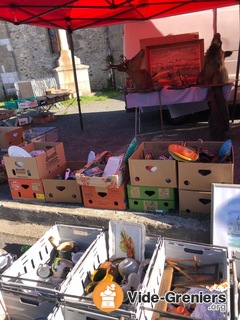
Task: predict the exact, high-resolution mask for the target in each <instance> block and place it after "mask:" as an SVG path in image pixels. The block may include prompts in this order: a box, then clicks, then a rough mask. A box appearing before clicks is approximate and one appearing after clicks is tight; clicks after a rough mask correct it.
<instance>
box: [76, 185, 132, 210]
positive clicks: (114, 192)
mask: <svg viewBox="0 0 240 320" xmlns="http://www.w3.org/2000/svg"><path fill="white" fill-rule="evenodd" d="M81 189H82V197H83V203H84V206H85V207H88V208H97V209H110V210H125V209H126V208H127V190H126V182H125V183H123V184H122V185H121V186H120V187H119V188H109V187H92V186H82V187H81Z"/></svg>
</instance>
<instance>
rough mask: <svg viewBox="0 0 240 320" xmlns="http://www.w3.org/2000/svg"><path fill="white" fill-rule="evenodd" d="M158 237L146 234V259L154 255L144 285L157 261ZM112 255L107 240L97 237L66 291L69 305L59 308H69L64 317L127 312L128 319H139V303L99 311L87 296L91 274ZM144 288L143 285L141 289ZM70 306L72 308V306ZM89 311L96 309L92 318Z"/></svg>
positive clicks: (85, 319)
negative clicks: (106, 311) (86, 291)
mask: <svg viewBox="0 0 240 320" xmlns="http://www.w3.org/2000/svg"><path fill="white" fill-rule="evenodd" d="M158 245H159V244H158V237H146V238H145V248H144V249H145V250H144V259H150V264H149V266H148V269H147V271H146V274H145V277H144V280H143V283H142V287H143V288H144V287H145V286H146V285H145V282H146V283H148V277H149V273H150V269H151V268H152V267H153V265H154V261H155V258H156V256H157V251H158ZM108 258H110V260H111V256H109V253H108V248H107V246H106V244H105V243H104V241H99V240H98V241H97V242H96V243H95V244H94V246H93V247H92V249H91V251H90V252H89V253H88V255H87V256H86V258H85V261H84V263H83V264H82V265H79V267H78V269H77V270H76V272H75V273H74V275H73V277H72V279H71V281H70V282H69V284H68V286H67V288H66V289H65V290H64V292H63V296H62V299H63V300H62V301H61V302H62V303H64V305H65V307H61V308H60V309H61V310H58V311H56V312H57V315H59V314H61V315H62V314H64V312H66V314H67V317H65V318H64V317H63V319H67V320H75V319H78V320H88V319H89V320H90V319H91V320H102V319H119V317H120V316H123V317H124V319H137V318H136V312H137V308H139V306H138V304H137V303H136V304H124V303H123V304H122V305H121V307H120V308H119V309H117V310H115V311H113V312H111V314H108V313H104V312H101V311H99V309H97V307H96V306H95V305H94V303H93V302H92V300H91V299H86V298H85V296H84V292H85V288H86V286H87V284H88V283H89V275H90V274H92V272H93V271H94V270H95V269H96V268H98V266H99V264H101V263H102V262H104V261H106V260H107V259H108ZM139 290H140V291H142V289H141V288H140V289H139ZM68 307H70V309H71V308H72V309H71V311H70V309H68ZM87 312H89V313H92V315H91V316H90V317H89V318H88V317H86V314H87ZM50 319H51V320H53V319H54V320H58V319H61V318H58V317H55V315H54V316H52V318H50Z"/></svg>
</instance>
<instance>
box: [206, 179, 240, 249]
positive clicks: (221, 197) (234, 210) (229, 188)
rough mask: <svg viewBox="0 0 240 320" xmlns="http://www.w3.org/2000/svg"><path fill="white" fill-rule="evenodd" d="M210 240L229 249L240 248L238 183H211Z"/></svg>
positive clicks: (239, 197) (239, 188)
mask: <svg viewBox="0 0 240 320" xmlns="http://www.w3.org/2000/svg"><path fill="white" fill-rule="evenodd" d="M211 241H212V244H214V245H220V246H224V247H228V248H231V251H234V250H236V249H237V248H240V185H235V184H218V183H213V184H212V219H211Z"/></svg>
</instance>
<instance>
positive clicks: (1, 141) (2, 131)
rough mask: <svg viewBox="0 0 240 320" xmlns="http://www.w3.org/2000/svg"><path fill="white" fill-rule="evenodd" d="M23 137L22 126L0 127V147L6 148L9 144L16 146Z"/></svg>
mask: <svg viewBox="0 0 240 320" xmlns="http://www.w3.org/2000/svg"><path fill="white" fill-rule="evenodd" d="M23 137H24V135H23V128H20V127H19V128H16V127H0V148H1V149H5V150H7V149H8V148H9V147H10V146H18V145H20V144H21V143H22V142H23Z"/></svg>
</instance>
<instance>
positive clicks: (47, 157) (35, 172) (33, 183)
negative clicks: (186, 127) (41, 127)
mask: <svg viewBox="0 0 240 320" xmlns="http://www.w3.org/2000/svg"><path fill="white" fill-rule="evenodd" d="M22 149H24V150H25V151H26V152H28V153H31V152H32V151H36V150H37V151H39V150H41V151H44V152H42V153H40V154H38V155H37V156H34V157H24V156H16V157H15V156H12V157H10V156H9V155H8V154H6V155H4V156H3V161H4V165H5V168H6V172H7V176H8V182H9V187H10V191H11V195H12V198H13V199H24V200H38V201H45V194H44V189H43V182H42V179H44V178H47V177H50V176H54V173H55V171H56V169H58V168H59V167H61V166H63V165H64V164H65V162H66V160H65V153H64V147H63V143H62V142H35V143H34V142H31V143H29V144H26V145H25V146H23V147H22Z"/></svg>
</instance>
